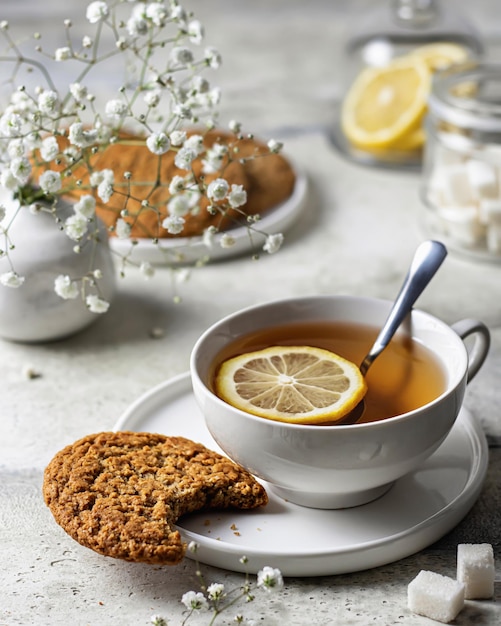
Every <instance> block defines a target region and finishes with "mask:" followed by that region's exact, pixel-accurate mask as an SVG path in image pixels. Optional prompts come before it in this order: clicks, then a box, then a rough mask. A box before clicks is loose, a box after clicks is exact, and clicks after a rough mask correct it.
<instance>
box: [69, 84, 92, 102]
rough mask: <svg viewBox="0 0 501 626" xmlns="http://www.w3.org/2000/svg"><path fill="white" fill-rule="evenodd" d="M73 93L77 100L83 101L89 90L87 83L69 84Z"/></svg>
mask: <svg viewBox="0 0 501 626" xmlns="http://www.w3.org/2000/svg"><path fill="white" fill-rule="evenodd" d="M69 89H70V93H71V95H72V96H73V97H74V98H75V100H76V101H77V102H81V101H82V100H84V99H85V98H86V97H87V94H88V91H87V87H85V85H82V84H80V83H71V84H70V86H69Z"/></svg>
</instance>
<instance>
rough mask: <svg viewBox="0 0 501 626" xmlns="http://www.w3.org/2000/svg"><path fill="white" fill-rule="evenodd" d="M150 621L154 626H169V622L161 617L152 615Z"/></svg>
mask: <svg viewBox="0 0 501 626" xmlns="http://www.w3.org/2000/svg"><path fill="white" fill-rule="evenodd" d="M150 621H151V623H152V624H153V626H168V623H167V620H166V619H165V618H164V617H162V616H161V615H152V616H151V620H150Z"/></svg>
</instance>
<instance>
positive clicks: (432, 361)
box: [191, 296, 489, 508]
mask: <svg viewBox="0 0 501 626" xmlns="http://www.w3.org/2000/svg"><path fill="white" fill-rule="evenodd" d="M391 306H392V303H391V302H387V301H384V300H378V299H374V298H358V297H349V296H318V297H305V298H296V299H289V300H282V301H276V302H271V303H268V304H263V305H258V306H254V307H250V308H248V309H245V310H243V311H240V312H238V313H235V314H233V315H230V316H228V317H226V318H224V319H222V320H221V321H220V322H217V323H216V324H214V325H213V326H212V327H210V328H209V329H208V330H207V331H206V332H205V333H204V334H203V335H202V336H201V337H200V339H199V340H198V341H197V343H196V345H195V346H194V349H193V352H192V356H191V376H192V383H193V389H194V394H195V398H196V399H197V402H198V404H199V406H200V408H201V410H202V413H203V415H204V417H205V421H206V424H207V427H208V429H209V431H210V432H211V434H212V436H213V437H214V439H215V441H216V442H217V443H218V444H219V446H220V447H221V448H222V449H223V451H224V452H225V453H226V454H227V455H228V456H229V457H230V458H231V459H233V460H234V461H236V462H237V463H239V464H240V465H242V466H244V467H245V468H247V469H248V470H249V471H251V472H252V473H253V474H255V475H256V476H258V477H259V478H261V479H263V480H265V481H267V482H268V483H269V485H268V486H269V488H271V489H272V490H273V491H274V492H275V493H277V494H278V495H280V496H282V497H283V498H285V499H287V500H289V501H291V502H294V503H296V504H300V505H304V506H311V507H316V508H341V507H349V506H356V505H360V504H364V503H366V502H369V501H370V500H372V499H375V498H377V497H379V496H380V495H382V494H384V493H385V492H386V491H387V490H388V489H389V488H390V487H391V485H392V484H393V483H394V482H395V480H398V478H400V477H402V476H404V475H405V474H407V473H409V472H411V471H413V470H414V469H416V468H417V467H419V465H421V464H422V463H423V461H424V460H425V459H426V458H428V457H429V456H430V455H431V454H433V452H434V451H435V450H436V449H437V448H438V447H439V445H440V444H441V443H442V441H443V440H444V439H445V437H446V436H447V434H448V433H449V431H450V429H451V428H452V426H453V425H454V422H455V420H456V417H457V415H458V414H459V411H460V408H461V405H462V402H463V397H464V393H465V390H466V385H467V383H468V382H469V381H470V380H471V379H472V378H473V377H474V376H475V374H476V373H477V372H478V370H479V369H480V367H481V365H482V363H483V362H484V360H485V358H486V356H487V353H488V349H489V331H488V329H487V327H486V326H485V325H484V324H483V323H482V322H479V321H476V320H463V321H461V322H457V323H456V324H453V325H452V326H448V325H447V324H445V323H444V322H442V321H440V320H439V319H437V318H435V317H433V316H431V315H429V314H427V313H424V312H422V311H419V310H417V309H414V310H413V311H412V312H411V314H410V315H409V316H408V318H407V319H406V321H405V323H404V324H402V326H401V327H400V329H399V330H398V331H397V333H396V335H395V337H394V338H393V339H392V341H391V342H390V345H389V346H388V347H387V348H386V350H385V351H384V352H383V353H382V354H381V355H380V356H379V357H378V359H377V361H376V362H375V363H374V364H373V366H372V367H371V369H370V371H369V372H368V374H367V378H366V382H367V388H368V389H367V394H366V396H365V398H364V407H365V408H364V412H363V414H362V415H361V416H360V417H358V416H357V421H356V423H354V424H343V423H332V424H318V425H312V424H301V423H288V422H281V421H274V420H270V419H266V418H263V417H259V416H258V415H255V414H252V413H251V412H246V411H242V410H240V409H238V408H235V407H234V406H232V405H231V404H229V403H227V402H225V401H224V400H222V399H221V398H220V397H218V396H217V394H216V392H215V377H216V376H217V372H218V368H219V366H220V365H221V363H222V362H224V361H226V360H227V359H229V358H232V357H234V356H235V355H238V354H243V353H248V352H253V351H256V350H261V349H263V348H266V347H269V346H277V345H278V346H298V345H306V346H313V347H320V348H323V349H327V350H329V351H331V352H334V353H336V354H339V355H340V356H342V357H344V358H346V359H348V360H350V361H352V362H354V363H360V362H361V361H362V359H363V358H364V356H365V354H366V353H367V350H368V349H369V348H370V347H371V345H372V343H373V341H374V339H375V337H376V336H377V334H378V332H379V330H380V328H381V326H382V325H383V323H384V321H385V319H386V317H387V316H388V313H389V311H390V308H391ZM470 335H472V336H473V338H474V342H473V347H472V348H471V349H470V350H468V349H467V347H466V345H465V342H464V339H465V338H466V337H467V336H470Z"/></svg>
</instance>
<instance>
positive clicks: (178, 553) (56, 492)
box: [43, 432, 268, 565]
mask: <svg viewBox="0 0 501 626" xmlns="http://www.w3.org/2000/svg"><path fill="white" fill-rule="evenodd" d="M43 495H44V499H45V502H46V504H47V506H48V507H49V508H50V510H51V511H52V514H53V515H54V518H55V520H56V522H57V523H58V524H59V525H60V526H61V527H62V528H63V529H64V530H65V531H66V532H67V533H68V534H69V535H70V536H71V537H73V539H75V540H76V541H78V542H79V543H80V544H81V545H83V546H86V547H87V548H91V549H92V550H95V551H96V552H99V553H100V554H104V555H105V556H112V557H115V558H119V559H124V560H126V561H137V562H143V563H155V564H165V565H175V564H176V563H179V562H180V561H181V560H182V558H183V556H184V554H185V550H186V546H185V544H184V543H183V541H182V539H181V536H180V533H179V532H178V531H177V530H176V528H175V523H176V521H177V520H178V519H179V518H180V517H181V516H182V515H184V514H185V513H190V512H193V511H198V510H200V509H209V508H231V507H235V508H239V509H252V508H255V507H258V506H260V505H263V504H266V503H267V501H268V497H267V495H266V491H265V490H264V488H263V487H262V486H261V485H260V484H259V483H258V482H257V481H256V480H255V479H254V477H253V476H252V475H251V474H249V473H248V472H247V471H246V470H244V469H243V468H241V467H240V466H238V465H236V464H235V463H233V462H232V461H230V460H229V459H227V458H226V457H224V456H222V455H220V454H217V453H216V452H213V451H211V450H209V449H207V448H206V447H205V446H203V445H202V444H199V443H195V442H193V441H190V440H189V439H185V438H183V437H167V436H164V435H159V434H152V433H136V432H116V433H115V432H103V433H97V434H94V435H89V436H87V437H84V438H83V439H80V440H79V441H76V442H75V443H74V444H72V445H69V446H67V447H66V448H64V449H63V450H61V451H60V452H58V453H57V454H56V455H55V457H54V458H53V459H52V461H51V462H50V463H49V465H48V466H47V468H46V470H45V474H44V483H43Z"/></svg>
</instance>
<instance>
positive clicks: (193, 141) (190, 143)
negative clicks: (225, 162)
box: [183, 135, 204, 155]
mask: <svg viewBox="0 0 501 626" xmlns="http://www.w3.org/2000/svg"><path fill="white" fill-rule="evenodd" d="M183 145H184V147H185V148H190V149H191V150H194V151H195V152H196V153H197V155H199V154H201V153H202V152H203V151H204V138H203V137H202V135H191V136H190V137H188V139H186V141H185V142H184V144H183Z"/></svg>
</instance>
